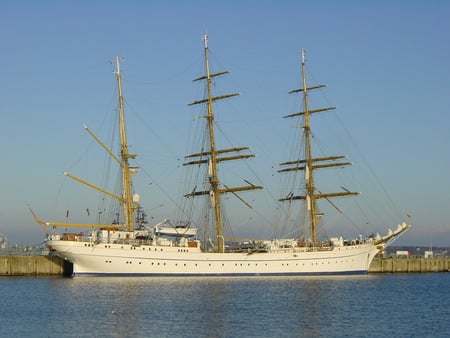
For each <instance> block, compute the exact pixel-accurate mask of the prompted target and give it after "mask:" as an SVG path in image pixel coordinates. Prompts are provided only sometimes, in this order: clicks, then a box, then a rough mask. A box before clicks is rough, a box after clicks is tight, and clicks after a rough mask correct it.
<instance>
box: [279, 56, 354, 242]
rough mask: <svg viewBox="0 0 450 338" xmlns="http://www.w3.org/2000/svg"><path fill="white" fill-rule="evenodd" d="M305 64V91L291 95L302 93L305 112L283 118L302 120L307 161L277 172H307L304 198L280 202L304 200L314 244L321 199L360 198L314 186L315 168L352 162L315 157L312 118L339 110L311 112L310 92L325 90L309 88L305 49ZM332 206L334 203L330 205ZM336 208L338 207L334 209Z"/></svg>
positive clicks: (303, 60) (302, 72)
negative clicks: (319, 189)
mask: <svg viewBox="0 0 450 338" xmlns="http://www.w3.org/2000/svg"><path fill="white" fill-rule="evenodd" d="M301 58H302V65H301V69H302V70H301V77H302V79H301V81H302V88H300V89H294V90H292V91H290V92H289V94H293V93H302V94H303V111H301V112H298V113H293V114H290V115H286V116H283V118H292V117H298V116H302V117H303V121H302V122H303V125H302V126H301V128H302V129H303V138H304V154H305V158H304V159H300V160H295V161H289V162H283V163H280V165H281V166H290V167H287V168H284V169H281V170H278V172H290V171H304V174H305V188H304V191H305V194H304V195H293V194H290V195H289V196H288V197H286V198H282V199H280V201H292V200H305V211H306V213H307V223H308V224H309V227H310V231H311V241H312V243H313V244H315V245H316V244H318V243H319V236H318V223H319V222H320V217H321V214H320V213H319V210H318V207H317V203H316V201H317V200H318V199H322V198H324V199H326V200H327V201H328V202H330V203H331V201H330V200H329V198H332V197H338V196H350V195H358V194H359V193H357V192H351V191H348V190H346V191H342V192H333V193H325V194H323V193H320V192H318V191H317V190H316V187H315V183H314V173H315V170H316V169H322V168H329V167H340V166H345V165H350V164H351V163H350V162H334V161H336V160H339V159H343V158H345V156H329V157H320V158H314V157H313V155H312V150H311V127H310V115H311V114H314V113H318V112H323V111H328V110H333V109H336V108H335V107H326V108H319V109H310V108H309V102H308V92H309V91H310V90H314V89H318V88H322V87H325V85H317V86H312V87H308V86H307V81H306V65H305V63H306V62H305V50H304V49H302V52H301ZM331 204H332V205H333V206H334V204H333V203H331ZM334 207H335V206H334Z"/></svg>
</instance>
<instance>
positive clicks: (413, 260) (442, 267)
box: [369, 256, 450, 273]
mask: <svg viewBox="0 0 450 338" xmlns="http://www.w3.org/2000/svg"><path fill="white" fill-rule="evenodd" d="M449 262H450V257H448V256H439V257H433V258H424V257H408V258H396V257H390V258H375V259H374V260H373V261H372V264H371V265H370V269H369V273H408V272H410V273H417V272H450V264H449Z"/></svg>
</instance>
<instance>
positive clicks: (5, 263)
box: [0, 256, 450, 276]
mask: <svg viewBox="0 0 450 338" xmlns="http://www.w3.org/2000/svg"><path fill="white" fill-rule="evenodd" d="M449 263H450V257H448V256H442V257H434V258H422V257H410V258H395V257H394V258H392V257H391V258H375V259H374V260H373V262H372V264H371V266H370V269H369V273H418V272H449V271H450V264H449ZM71 274H72V264H71V263H70V262H67V261H65V260H64V259H62V258H59V257H57V256H0V276H62V275H66V276H70V275H71Z"/></svg>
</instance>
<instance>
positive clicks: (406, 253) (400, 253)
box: [395, 250, 410, 258]
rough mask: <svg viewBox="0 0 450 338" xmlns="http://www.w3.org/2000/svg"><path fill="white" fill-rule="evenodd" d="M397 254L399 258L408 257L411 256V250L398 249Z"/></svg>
mask: <svg viewBox="0 0 450 338" xmlns="http://www.w3.org/2000/svg"><path fill="white" fill-rule="evenodd" d="M395 256H396V257H399V258H408V257H409V256H410V254H409V251H406V250H397V251H396V252H395Z"/></svg>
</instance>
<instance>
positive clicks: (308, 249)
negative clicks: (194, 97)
mask: <svg viewBox="0 0 450 338" xmlns="http://www.w3.org/2000/svg"><path fill="white" fill-rule="evenodd" d="M208 53H209V50H208V40H207V36H204V59H205V60H204V61H205V75H204V76H201V77H199V78H197V79H195V80H194V81H204V82H205V84H206V97H205V98H204V99H202V100H198V101H195V102H193V103H192V104H193V105H205V108H206V114H205V115H204V116H202V117H203V118H205V119H206V128H207V135H208V137H207V140H208V142H207V145H208V149H202V150H201V151H200V152H198V153H195V154H192V155H188V156H186V159H187V162H186V163H185V165H186V166H190V165H198V166H207V168H208V170H207V178H206V179H205V181H206V182H207V189H205V190H199V191H197V190H196V189H194V190H193V191H191V192H190V193H188V194H186V196H185V197H188V198H190V197H198V196H207V197H209V200H210V202H211V204H212V209H213V211H214V212H213V213H214V217H213V218H214V223H215V227H214V228H215V238H213V239H212V242H213V245H212V246H209V247H207V246H204V245H202V244H203V243H201V241H200V240H199V239H198V238H197V229H196V228H191V227H189V226H172V225H171V223H170V222H168V221H163V222H161V223H159V224H157V225H155V226H145V225H143V224H136V222H135V218H136V213H137V212H138V211H139V209H140V207H139V205H138V196H137V195H135V194H132V189H131V179H132V173H133V172H134V171H135V170H134V169H135V168H134V167H133V166H132V165H131V164H130V161H131V160H133V159H134V158H135V157H136V156H137V155H136V154H131V153H129V150H128V146H127V135H126V128H125V113H124V102H123V101H124V100H123V93H122V76H121V71H120V59H119V58H116V60H115V68H116V69H115V75H116V80H117V84H118V114H119V132H120V133H119V135H120V144H121V150H120V156H116V155H115V154H114V153H113V152H112V151H111V150H110V149H109V148H108V147H107V146H106V145H104V144H103V143H102V142H101V141H100V144H101V145H102V147H103V148H104V149H105V150H106V151H107V152H108V153H109V155H111V157H112V158H113V159H114V160H115V161H116V162H117V163H118V165H119V166H120V169H121V176H122V180H121V182H122V193H121V195H116V194H114V193H111V192H108V191H106V190H104V189H102V188H100V187H97V186H95V185H93V184H91V183H88V182H86V181H84V180H82V179H80V178H78V177H76V176H74V175H71V174H67V175H68V176H69V177H71V178H73V179H75V180H77V181H79V182H81V183H84V184H87V185H88V186H90V187H91V188H94V189H97V190H99V191H101V192H102V193H105V194H107V195H109V196H111V197H113V198H114V199H116V200H117V201H119V202H120V203H121V204H122V206H123V208H122V213H123V221H122V222H113V223H112V224H106V225H105V224H85V225H83V224H66V223H57V222H43V221H41V220H40V219H39V218H37V217H36V215H34V214H33V215H34V217H35V219H36V221H37V222H38V223H40V224H44V225H47V226H49V227H50V229H52V231H51V233H50V234H47V239H46V244H47V246H48V248H49V249H50V250H51V252H53V253H54V254H56V255H58V256H60V257H62V258H64V259H67V260H69V261H70V262H72V263H73V274H74V275H75V276H80V275H132V276H238V275H255V276H264V275H311V274H361V273H367V271H368V269H369V266H370V263H371V261H372V259H373V257H374V256H375V255H376V254H377V253H378V252H380V251H382V250H384V248H385V246H386V245H388V244H389V243H390V242H391V241H392V240H394V238H396V237H397V236H398V235H399V234H401V233H403V232H404V231H406V230H407V229H408V228H409V225H407V224H405V223H403V224H401V225H399V226H398V227H397V229H396V230H395V231H392V230H390V231H389V233H388V234H387V235H386V236H383V237H381V236H379V235H377V236H372V237H371V238H366V239H362V238H360V239H358V240H357V241H345V240H344V239H342V238H332V239H329V240H327V241H319V238H318V234H317V223H318V221H319V218H320V217H319V213H318V208H317V206H316V201H317V200H319V199H329V198H332V197H336V196H343V195H353V194H355V193H353V192H350V191H345V192H339V193H328V194H322V193H319V192H318V191H317V189H316V188H315V184H314V172H315V170H317V169H320V168H325V167H331V166H341V165H344V164H346V163H342V162H338V163H332V162H334V161H336V160H340V159H341V158H342V157H340V156H333V157H324V158H317V157H314V156H313V154H312V153H311V146H310V121H309V117H310V115H311V114H314V113H316V112H319V111H321V110H320V109H317V110H310V109H309V107H308V92H309V91H310V90H313V89H315V88H318V86H315V87H307V84H306V75H305V60H304V57H302V74H303V75H302V82H303V83H302V88H301V89H299V90H295V91H293V92H294V93H302V94H303V97H304V100H303V101H304V107H303V108H304V109H303V111H302V112H300V113H296V114H292V115H288V116H286V117H293V116H302V117H303V122H302V123H303V125H302V128H303V130H304V144H305V154H306V156H305V158H304V159H299V160H294V161H289V162H285V163H282V167H283V169H281V170H280V171H282V172H284V171H304V174H305V175H304V176H305V181H306V183H305V194H304V195H290V196H288V197H286V198H285V199H283V200H288V201H293V200H303V201H304V202H305V205H306V210H307V213H308V215H309V217H308V218H309V221H308V223H309V224H310V226H311V237H310V238H308V239H306V240H305V239H300V238H280V239H270V240H254V241H253V243H254V245H253V247H252V248H239V247H232V248H231V246H229V245H227V243H226V242H225V237H224V233H223V224H222V218H223V216H222V209H221V198H220V196H221V195H223V194H228V193H229V194H235V195H237V193H238V192H243V191H247V190H254V189H261V188H262V186H257V185H253V184H249V185H247V186H243V187H234V188H233V187H228V186H226V185H225V184H223V183H222V182H221V181H220V177H219V170H218V165H219V164H220V163H221V162H223V161H231V160H237V159H246V158H249V157H252V156H253V155H251V154H247V153H245V154H243V152H245V151H247V150H248V148H247V147H241V148H227V149H220V148H219V147H217V146H216V138H215V129H214V128H215V116H214V103H215V102H216V101H218V100H221V99H226V98H230V97H232V96H235V95H237V94H227V95H221V96H214V95H213V86H212V79H213V78H216V77H219V76H221V75H225V74H226V73H228V72H219V73H212V72H211V71H210V64H209V60H208ZM89 132H90V131H89ZM90 133H92V132H90ZM92 134H93V133H92ZM95 138H96V137H95ZM96 140H97V138H96ZM59 226H62V227H69V226H74V227H81V226H84V227H87V228H90V229H89V230H88V231H87V232H85V233H84V232H83V233H63V234H59V233H58V232H57V231H56V229H57V227H59Z"/></svg>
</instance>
